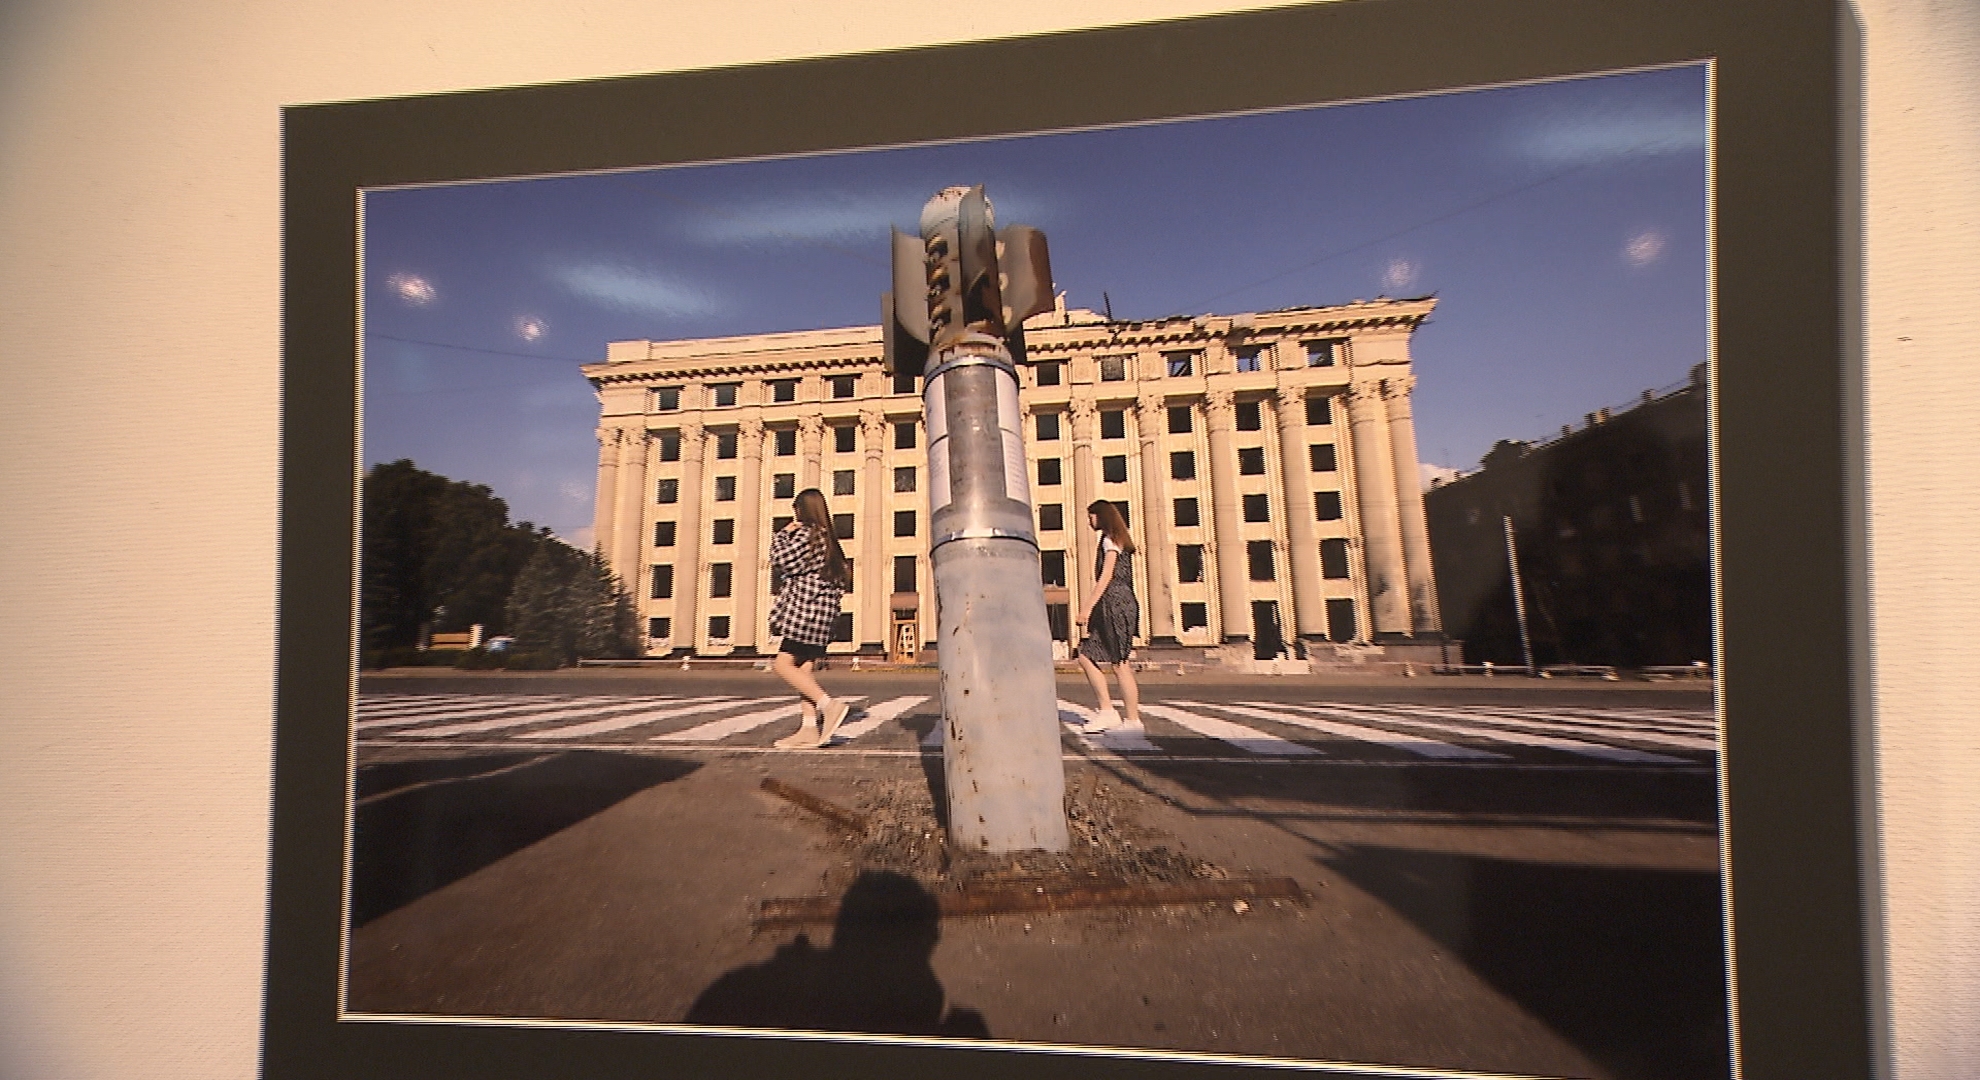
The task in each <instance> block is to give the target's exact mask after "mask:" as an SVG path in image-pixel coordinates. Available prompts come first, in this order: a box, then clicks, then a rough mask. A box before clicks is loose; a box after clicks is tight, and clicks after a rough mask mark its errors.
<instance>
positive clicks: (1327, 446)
mask: <svg viewBox="0 0 1980 1080" xmlns="http://www.w3.org/2000/svg"><path fill="white" fill-rule="evenodd" d="M1306 457H1307V460H1308V461H1309V462H1311V463H1312V465H1313V471H1314V472H1333V471H1335V470H1337V469H1339V468H1340V467H1341V465H1340V461H1339V460H1338V459H1336V458H1335V457H1334V444H1333V443H1324V442H1323V443H1314V444H1312V445H1311V446H1308V447H1307V448H1306Z"/></svg>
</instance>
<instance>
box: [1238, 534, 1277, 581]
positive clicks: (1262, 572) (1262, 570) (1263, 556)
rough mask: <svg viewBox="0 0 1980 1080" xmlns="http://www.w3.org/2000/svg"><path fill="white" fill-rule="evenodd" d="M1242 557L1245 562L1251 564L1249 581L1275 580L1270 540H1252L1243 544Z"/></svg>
mask: <svg viewBox="0 0 1980 1080" xmlns="http://www.w3.org/2000/svg"><path fill="white" fill-rule="evenodd" d="M1244 555H1245V561H1246V562H1248V563H1250V564H1251V580H1253V581H1272V580H1275V571H1274V569H1273V566H1272V542H1271V541H1270V540H1253V541H1251V542H1249V543H1247V544H1245V545H1244Z"/></svg>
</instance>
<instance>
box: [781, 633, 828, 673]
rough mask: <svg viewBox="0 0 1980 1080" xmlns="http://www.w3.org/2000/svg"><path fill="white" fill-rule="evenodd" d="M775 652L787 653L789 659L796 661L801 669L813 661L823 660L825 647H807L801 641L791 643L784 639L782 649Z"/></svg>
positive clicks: (788, 639)
mask: <svg viewBox="0 0 1980 1080" xmlns="http://www.w3.org/2000/svg"><path fill="white" fill-rule="evenodd" d="M777 651H778V652H781V653H789V654H790V655H791V659H793V660H796V661H797V662H798V666H799V667H802V666H804V665H805V664H808V663H810V662H811V661H813V660H822V659H824V658H825V646H823V645H807V644H805V643H804V642H802V641H792V640H791V639H790V638H785V639H784V644H783V647H782V648H780V649H778V650H777Z"/></svg>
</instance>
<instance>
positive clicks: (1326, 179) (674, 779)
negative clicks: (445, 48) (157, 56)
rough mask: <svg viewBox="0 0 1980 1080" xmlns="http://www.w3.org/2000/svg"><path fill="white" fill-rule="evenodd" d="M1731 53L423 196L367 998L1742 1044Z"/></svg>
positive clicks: (375, 429) (1084, 1031)
mask: <svg viewBox="0 0 1980 1080" xmlns="http://www.w3.org/2000/svg"><path fill="white" fill-rule="evenodd" d="M1711 104H1712V70H1711V68H1710V66H1709V65H1707V64H1703V63H1700V64H1691V65H1679V66H1671V67H1661V68H1652V69H1645V70H1632V71H1624V72H1613V73H1603V74H1592V75H1587V76H1583V77H1577V78H1566V79H1558V80H1550V81H1540V82H1532V83H1522V84H1517V85H1506V86H1492V87H1482V88H1477V89H1469V90H1463V91H1454V92H1448V93H1437V94H1427V95H1421V96H1411V97H1402V98H1394V99H1382V100H1371V101H1362V102H1354V103H1346V104H1330V105H1314V106H1310V107H1296V108H1283V109H1274V110H1269V111H1260V112H1248V113H1239V114H1231V115H1215V116H1202V117H1195V118H1188V119H1179V120H1173V121H1164V122H1149V123H1141V124H1132V125H1123V126H1111V127H1097V128H1079V129H1073V130H1063V131H1048V132H1039V133H1032V134H1024V135H1014V136H1009V137H1001V138H984V139H974V140H966V141H950V142H939V143H928V144H913V145H899V146H883V147H872V148H866V149H859V150H852V151H845V152H833V153H816V154H804V155H794V156H783V157H772V158H759V159H745V160H730V161H719V162H709V163H703V164H688V165H676V166H670V167H665V168H652V169H630V170H614V171H599V172H589V173H580V174H570V175H551V176H530V177H518V178H514V179H503V180H491V181H486V182H475V183H447V184H432V185H412V186H400V187H381V188H372V189H369V190H366V191H364V192H362V196H361V201H360V212H361V217H362V232H361V261H360V266H361V272H362V279H361V309H362V318H361V332H362V347H361V371H362V383H361V385H362V408H361V442H360V449H361V462H360V465H361V477H360V479H359V485H360V530H359V550H360V567H361V569H360V575H359V605H358V607H359V624H358V627H357V640H358V657H357V660H358V668H359V673H358V696H357V703H356V709H355V720H354V721H353V725H352V730H351V747H352V751H351V752H352V761H353V771H352V783H351V793H350V809H349V813H350V824H351V829H350V837H351V839H350V849H349V855H348V867H347V871H348V872H347V883H346V887H347V894H346V915H347V928H346V942H345V954H344V960H343V972H342V985H341V1015H342V1016H344V1017H345V1018H352V1019H364V1020H373V1021H382V1022H392V1021H400V1020H418V1021H422V1022H430V1021H433V1020H436V1019H437V1020H443V1021H444V1020H452V1021H460V1022H468V1021H474V1022H524V1021H528V1022H536V1023H552V1024H557V1025H570V1026H574V1027H577V1026H586V1025H613V1026H618V1027H625V1026H634V1027H642V1028H650V1029H654V1030H665V1031H669V1032H676V1033H697V1032H699V1033H710V1034H713V1033H731V1034H733V1033H737V1032H746V1033H754V1034H770V1033H774V1034H775V1035H776V1036H777V1037H779V1038H789V1039H813V1040H841V1041H843V1040H860V1041H869V1042H888V1041H927V1040H939V1041H943V1042H959V1043H964V1044H969V1045H1006V1046H1055V1047H1077V1048H1083V1049H1084V1050H1086V1051H1087V1052H1091V1053H1096V1054H1108V1055H1126V1056H1158V1057H1168V1058H1183V1059H1191V1060H1199V1061H1206V1062H1233V1063H1239V1062H1271V1061H1299V1062H1329V1063H1348V1064H1364V1065H1384V1066H1392V1067H1398V1068H1404V1069H1411V1070H1416V1072H1413V1073H1411V1075H1435V1076H1502V1075H1517V1076H1556V1077H1590V1078H1613V1080H1637V1078H1643V1080H1648V1078H1653V1077H1655V1078H1685V1080H1689V1078H1700V1080H1704V1078H1725V1077H1728V1076H1729V1075H1731V1059H1730V1049H1729V1048H1730V1044H1731V1031H1730V1026H1729V1020H1728V1016H1729V1005H1728V994H1727V981H1728V969H1727V944H1726V943H1727V935H1726V907H1725V899H1724V897H1725V890H1724V883H1723V879H1722V871H1721V867H1722V833H1721V822H1720V816H1719V807H1720V797H1721V782H1720V769H1719V750H1720V747H1721V730H1720V722H1719V719H1718V713H1717V711H1716V708H1715V696H1714V690H1715V683H1716V675H1717V664H1716V658H1715V656H1714V651H1713V641H1714V636H1713V633H1714V612H1713V606H1712V588H1713V570H1712V548H1711V537H1712V527H1713V522H1712V518H1711V508H1712V503H1711V492H1712V485H1713V480H1712V477H1711V474H1710V457H1711V449H1710V442H1709V438H1708V428H1709V423H1708V418H1709V405H1710V394H1711V388H1712V380H1713V373H1714V371H1713V366H1712V362H1711V342H1712V333H1711V326H1710V321H1709V320H1710V313H1711V311H1712V303H1711V294H1710V289H1711V282H1712V273H1711V255H1712V246H1711V240H1712V238H1711V221H1712V218H1711V205H1712V187H1711V182H1712V172H1711V168H1712V143H1711V132H1712V126H1711Z"/></svg>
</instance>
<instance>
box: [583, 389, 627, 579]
mask: <svg viewBox="0 0 1980 1080" xmlns="http://www.w3.org/2000/svg"><path fill="white" fill-rule="evenodd" d="M597 434H598V491H597V493H596V494H595V495H593V496H592V502H591V550H593V551H595V552H597V553H598V554H600V555H602V556H604V557H605V558H606V559H607V560H610V559H612V558H613V557H614V556H615V555H616V554H617V553H618V550H619V549H618V547H617V545H615V544H614V543H613V532H612V529H613V523H614V522H616V521H617V520H618V509H619V429H618V428H609V427H601V428H599V429H598V433H597ZM638 570H639V568H638V567H636V566H635V567H625V566H617V565H614V566H613V567H612V572H613V573H615V574H617V575H619V580H621V581H626V580H627V578H626V574H627V573H628V572H631V573H633V574H634V576H637V574H638ZM627 587H628V588H631V587H632V586H630V585H628V586H627Z"/></svg>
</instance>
